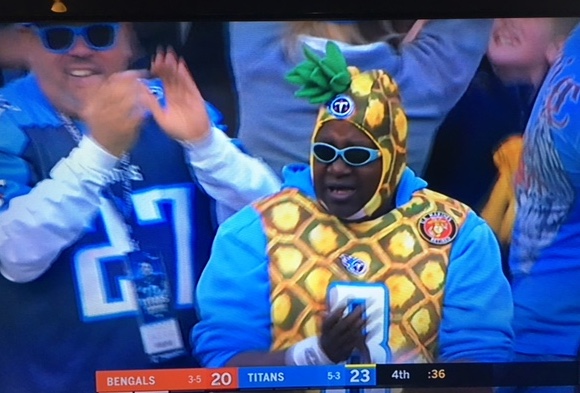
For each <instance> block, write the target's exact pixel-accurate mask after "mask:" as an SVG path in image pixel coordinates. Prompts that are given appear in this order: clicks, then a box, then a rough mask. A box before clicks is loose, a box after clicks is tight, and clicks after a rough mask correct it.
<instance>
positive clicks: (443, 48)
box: [386, 19, 493, 119]
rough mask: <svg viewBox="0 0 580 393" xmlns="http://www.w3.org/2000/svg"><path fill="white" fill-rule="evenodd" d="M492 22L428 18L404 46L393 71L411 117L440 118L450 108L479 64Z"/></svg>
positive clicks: (485, 20) (464, 89)
mask: <svg viewBox="0 0 580 393" xmlns="http://www.w3.org/2000/svg"><path fill="white" fill-rule="evenodd" d="M492 23H493V21H492V20H491V19H442V20H429V21H428V22H427V23H426V24H425V26H424V27H423V29H422V30H421V32H420V33H419V35H418V36H417V38H415V40H413V41H411V42H410V43H408V44H405V45H403V47H402V49H401V55H400V56H399V57H398V61H399V62H398V64H397V65H396V66H395V65H393V70H392V71H391V72H392V73H393V77H394V79H395V81H396V82H397V83H398V84H399V86H400V88H401V98H402V101H403V106H404V108H405V112H406V113H407V116H408V117H410V118H417V119H421V118H426V117H427V118H433V117H441V116H445V115H446V114H447V112H449V110H451V108H452V107H453V106H454V105H455V104H456V103H457V101H458V100H459V98H461V96H462V95H463V93H465V91H466V90H467V87H468V86H469V83H470V82H471V80H472V79H473V76H474V75H475V72H476V70H477V68H478V67H479V64H480V62H481V59H482V58H483V55H484V54H485V51H486V50H487V46H488V43H489V37H490V34H491V27H492ZM386 60H389V59H386Z"/></svg>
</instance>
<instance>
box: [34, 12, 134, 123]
mask: <svg viewBox="0 0 580 393" xmlns="http://www.w3.org/2000/svg"><path fill="white" fill-rule="evenodd" d="M81 25H82V24H71V26H81ZM25 33H26V34H27V35H28V39H29V41H30V47H31V50H30V57H29V64H30V69H31V71H32V72H33V73H34V74H35V75H36V76H37V78H38V81H39V83H40V87H41V89H42V91H43V92H44V93H45V94H46V95H47V97H48V98H49V100H50V101H51V102H52V104H53V105H54V106H55V107H56V108H57V109H59V110H60V111H62V112H64V113H66V114H68V115H71V116H78V115H79V114H80V113H81V112H82V110H83V108H84V105H85V102H86V100H87V99H88V98H89V97H91V95H92V94H93V92H94V91H95V90H96V89H97V88H98V87H99V86H100V85H101V84H102V83H103V82H104V80H105V79H106V78H107V77H108V76H110V75H111V74H113V73H115V72H120V71H124V70H126V69H127V68H128V66H129V63H130V61H131V59H132V57H133V48H134V45H133V42H134V41H133V40H132V31H131V27H130V25H129V24H126V23H123V24H122V25H121V28H120V30H119V33H118V36H117V39H116V43H115V45H114V46H113V47H112V48H110V49H108V50H102V51H96V50H93V49H91V48H89V47H88V46H87V44H86V43H85V41H84V39H83V38H81V37H78V36H77V37H76V41H75V43H74V44H73V46H72V47H71V49H70V51H68V52H66V53H64V54H55V53H52V52H50V51H48V50H47V49H46V48H45V47H44V46H43V44H42V42H41V39H40V37H39V36H38V35H37V33H36V32H35V31H34V30H32V29H27V30H26V32H25Z"/></svg>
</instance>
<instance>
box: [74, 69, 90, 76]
mask: <svg viewBox="0 0 580 393" xmlns="http://www.w3.org/2000/svg"><path fill="white" fill-rule="evenodd" d="M70 74H71V75H72V76H78V77H86V76H91V75H93V72H92V71H89V70H73V71H71V72H70Z"/></svg>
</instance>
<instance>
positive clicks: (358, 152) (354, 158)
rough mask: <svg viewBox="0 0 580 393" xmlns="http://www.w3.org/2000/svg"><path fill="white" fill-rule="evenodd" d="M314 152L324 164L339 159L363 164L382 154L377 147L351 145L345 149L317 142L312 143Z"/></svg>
mask: <svg viewBox="0 0 580 393" xmlns="http://www.w3.org/2000/svg"><path fill="white" fill-rule="evenodd" d="M312 154H313V155H314V157H315V158H316V159H317V160H318V161H320V162H322V163H323V164H331V163H333V162H334V161H336V160H337V159H338V157H340V158H342V160H343V161H344V162H345V163H347V164H348V165H350V166H363V165H366V164H368V163H370V162H373V161H375V160H376V159H377V158H379V157H380V156H381V152H380V151H379V150H377V149H369V148H368V147H362V146H350V147H345V148H344V149H337V148H336V147H334V146H332V145H329V144H328V143H323V142H316V143H314V144H313V145H312Z"/></svg>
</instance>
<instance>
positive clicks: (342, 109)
mask: <svg viewBox="0 0 580 393" xmlns="http://www.w3.org/2000/svg"><path fill="white" fill-rule="evenodd" d="M328 111H329V112H330V114H331V115H333V116H334V117H336V118H338V119H344V118H345V117H349V116H350V115H352V113H353V112H354V101H353V100H352V98H350V97H349V96H346V95H339V96H336V97H335V98H334V99H333V100H332V101H330V104H328Z"/></svg>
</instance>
